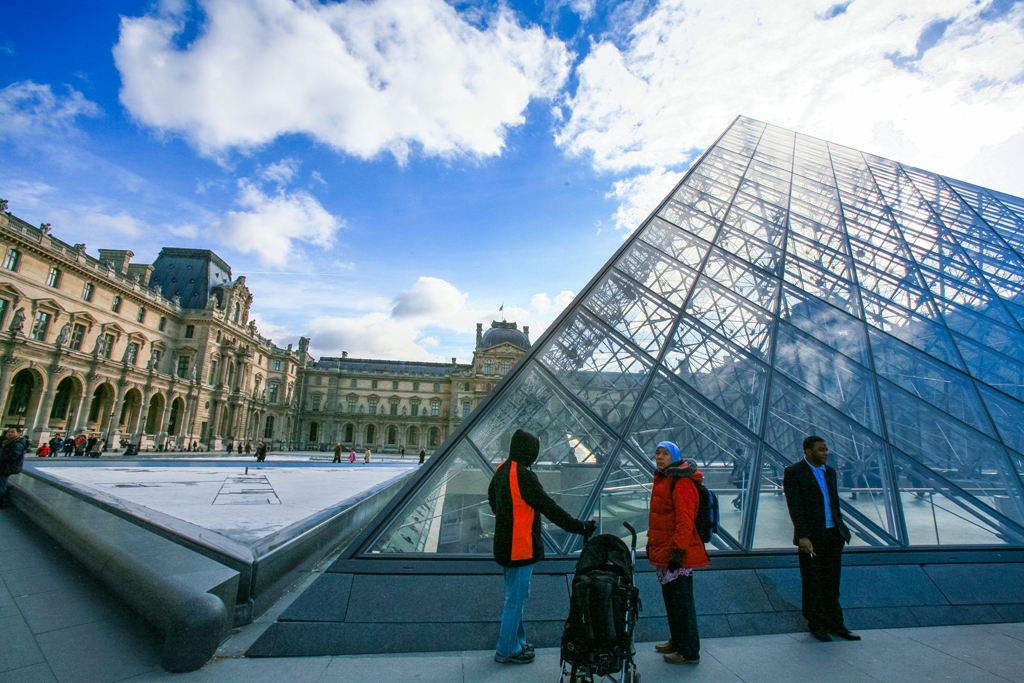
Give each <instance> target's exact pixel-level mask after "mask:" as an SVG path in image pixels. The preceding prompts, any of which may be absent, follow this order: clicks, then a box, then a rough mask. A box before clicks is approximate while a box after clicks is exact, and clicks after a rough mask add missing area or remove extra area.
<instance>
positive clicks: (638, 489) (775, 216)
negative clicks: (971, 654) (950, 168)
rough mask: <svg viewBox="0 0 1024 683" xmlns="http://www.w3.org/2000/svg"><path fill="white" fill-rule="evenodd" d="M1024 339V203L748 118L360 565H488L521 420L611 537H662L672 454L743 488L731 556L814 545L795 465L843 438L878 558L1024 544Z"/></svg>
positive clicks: (847, 486) (412, 492) (863, 530)
mask: <svg viewBox="0 0 1024 683" xmlns="http://www.w3.org/2000/svg"><path fill="white" fill-rule="evenodd" d="M1022 328H1024V199H1018V198H1016V197H1011V196H1008V195H1005V194H1001V193H998V192H993V191H991V190H986V189H984V188H981V187H977V186H974V185H970V184H967V183H963V182H960V181H956V180H952V179H950V178H945V177H942V176H938V175H935V174H933V173H928V172H927V171H922V170H919V169H915V168H911V167H907V166H903V165H901V164H898V163H895V162H892V161H889V160H887V159H882V158H879V157H875V156H872V155H869V154H865V153H862V152H858V151H856V150H853V149H849V148H846V147H842V146H839V145H834V144H831V143H827V142H824V141H822V140H818V139H815V138H811V137H807V136H805V135H800V134H797V133H793V132H791V131H788V130H784V129H782V128H777V127H775V126H769V125H765V124H764V123H760V122H758V121H754V120H752V119H749V118H744V117H740V118H738V119H737V120H736V121H735V122H734V123H733V124H732V125H731V126H730V127H729V129H728V130H727V131H726V132H725V133H724V134H723V135H722V137H721V138H719V140H718V141H717V142H716V143H715V144H714V146H712V147H711V148H710V149H709V150H708V151H707V152H706V153H705V154H704V155H703V157H701V158H700V159H699V161H698V162H697V163H696V164H695V165H694V166H693V168H692V169H691V170H690V171H689V172H688V173H687V174H686V176H685V177H684V179H683V181H682V182H681V183H680V184H679V186H678V187H676V189H675V190H674V191H673V192H672V194H671V195H670V196H669V197H668V198H666V199H665V200H664V202H663V203H662V204H661V206H659V207H658V209H657V211H656V213H655V214H653V215H652V216H651V217H650V218H648V219H647V221H646V223H644V224H643V225H642V226H641V227H640V229H638V230H637V231H636V232H635V233H634V234H633V235H632V236H631V237H630V239H629V240H628V241H627V242H626V243H625V244H624V245H623V246H622V248H621V249H619V251H618V252H617V253H616V254H615V255H614V257H613V258H612V259H611V261H609V262H608V264H607V265H606V266H605V267H604V268H603V269H602V270H601V272H600V273H598V275H597V276H596V277H595V278H594V279H593V280H592V281H591V283H590V284H589V285H588V286H587V287H586V288H585V289H584V290H583V292H581V294H580V296H578V297H577V298H576V300H575V301H574V302H573V303H572V305H571V306H570V307H569V308H568V309H567V310H566V311H565V312H564V313H563V314H562V316H561V317H560V318H559V319H558V320H557V321H556V322H555V323H554V324H553V325H552V326H551V328H550V329H548V331H547V332H546V333H545V334H544V335H543V337H542V338H541V339H540V340H539V342H538V343H536V344H535V345H534V347H533V348H532V349H531V350H530V351H529V352H528V353H527V354H526V355H525V356H524V357H523V359H522V360H521V361H520V363H519V364H518V365H517V366H516V368H515V369H514V370H513V372H512V373H510V374H509V375H508V376H507V377H506V378H505V379H504V380H503V381H502V383H501V384H499V385H498V387H497V388H496V390H495V391H494V392H493V394H492V395H491V397H490V398H489V399H488V400H487V401H485V402H484V403H483V404H482V405H481V406H480V407H479V408H478V409H477V411H476V412H475V413H474V414H473V415H472V416H471V417H470V418H469V419H467V420H466V421H465V422H464V423H463V424H462V425H461V427H460V428H459V429H458V430H457V431H456V432H455V433H454V434H453V435H452V437H451V438H450V439H449V440H448V442H447V443H446V444H445V446H444V448H443V449H442V450H440V451H438V453H437V454H436V455H435V456H434V458H433V459H432V460H431V462H430V464H429V466H428V467H429V469H428V470H426V471H425V472H423V473H422V474H421V476H420V477H419V478H418V479H417V480H416V482H415V485H414V486H412V487H410V488H408V489H407V490H406V491H405V492H404V493H403V495H402V497H401V498H400V499H399V500H398V501H396V503H395V504H393V505H392V507H391V508H390V510H389V511H388V512H386V513H384V515H383V516H382V517H381V518H379V519H378V520H377V524H376V528H375V529H373V530H372V531H370V532H368V533H367V535H366V536H364V539H365V540H364V543H363V544H362V545H361V546H360V548H359V550H358V553H359V554H362V555H364V556H365V555H373V556H380V555H387V554H393V553H403V554H410V553H412V554H424V555H435V556H442V555H443V556H460V557H466V556H479V557H482V558H483V557H487V558H489V557H490V556H491V539H492V535H493V532H494V518H493V517H492V516H491V513H490V510H489V509H488V506H487V483H488V480H489V478H490V474H491V473H492V472H493V470H494V468H495V467H496V466H497V465H498V464H500V463H501V462H502V460H504V458H505V457H506V454H507V452H508V445H509V440H510V438H511V435H512V433H513V432H514V431H515V430H516V429H520V428H521V429H526V430H527V431H530V432H532V433H534V434H536V435H537V436H538V437H539V438H540V441H541V455H540V458H539V459H538V461H537V463H536V464H535V465H534V471H535V472H537V474H538V476H539V477H540V480H541V482H542V483H543V485H544V487H545V488H546V490H547V491H548V492H549V493H550V494H551V495H552V496H553V497H554V498H555V499H556V500H557V501H558V502H559V504H561V505H562V506H563V507H564V508H566V509H567V510H569V511H570V512H571V513H572V514H574V515H577V516H579V517H581V518H594V519H596V520H597V521H598V523H599V525H600V527H601V529H602V530H603V531H605V532H608V533H614V534H620V533H622V525H621V522H623V521H627V522H630V523H631V524H633V525H634V526H635V527H636V528H637V529H639V530H643V529H645V528H646V526H647V505H648V499H649V495H650V487H651V474H652V472H653V452H654V447H655V444H657V443H658V442H659V441H662V440H665V439H668V440H672V441H675V442H676V443H677V444H679V446H680V448H681V449H682V451H683V454H684V456H685V457H688V458H693V459H695V460H697V462H699V463H700V467H701V469H702V471H703V473H704V476H705V483H706V484H707V485H708V486H709V488H711V489H712V490H714V491H715V492H717V493H718V494H719V496H720V499H721V504H722V530H721V533H720V534H719V535H717V536H716V537H714V539H713V544H714V546H715V547H716V548H717V549H718V550H721V551H729V550H731V551H757V550H767V549H777V548H787V547H790V544H791V539H792V525H791V524H790V521H789V516H788V514H787V511H786V505H785V500H784V497H783V496H782V488H781V485H782V470H783V468H784V467H785V466H786V465H788V464H790V463H792V462H795V461H796V460H798V459H799V458H801V457H803V453H802V450H801V442H802V440H803V438H804V437H805V436H807V435H809V434H819V435H821V436H823V437H824V438H825V439H826V440H827V441H828V444H829V446H830V450H831V454H832V455H831V458H830V464H832V465H833V466H834V467H835V468H836V469H837V470H838V473H839V485H840V499H841V505H842V507H843V509H844V511H845V516H846V519H847V520H848V522H849V524H850V527H851V529H852V531H853V532H854V540H853V544H854V545H859V546H864V547H875V548H879V549H885V548H891V549H900V548H907V547H919V546H950V545H953V546H961V545H1004V546H1005V545H1013V546H1022V545H1024V494H1022V485H1021V484H1022V477H1024V426H1022V425H1024V331H1022ZM545 535H546V542H547V544H548V552H549V555H551V556H559V555H571V554H572V553H573V552H575V551H578V544H579V538H578V537H575V536H569V535H567V534H565V533H563V532H562V531H561V530H560V529H558V528H557V527H554V526H553V525H551V526H546V527H545ZM643 542H644V539H643V538H641V539H640V543H641V547H642V546H643Z"/></svg>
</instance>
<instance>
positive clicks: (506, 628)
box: [496, 564, 533, 657]
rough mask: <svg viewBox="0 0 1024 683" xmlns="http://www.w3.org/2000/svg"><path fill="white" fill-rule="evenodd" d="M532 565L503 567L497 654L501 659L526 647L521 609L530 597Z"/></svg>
mask: <svg viewBox="0 0 1024 683" xmlns="http://www.w3.org/2000/svg"><path fill="white" fill-rule="evenodd" d="M532 577H533V565H532V564H528V565H526V566H525V567H505V607H504V609H502V611H501V631H500V632H499V633H498V647H497V648H496V649H497V652H498V654H499V655H501V656H502V657H511V656H512V655H516V654H519V653H520V652H522V651H523V648H524V647H526V628H524V627H523V608H524V607H526V599H527V598H528V597H530V579H531V578H532Z"/></svg>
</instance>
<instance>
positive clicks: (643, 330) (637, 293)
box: [584, 270, 676, 355]
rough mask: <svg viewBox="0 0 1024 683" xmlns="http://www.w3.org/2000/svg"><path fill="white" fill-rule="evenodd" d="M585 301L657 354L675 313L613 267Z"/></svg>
mask: <svg viewBox="0 0 1024 683" xmlns="http://www.w3.org/2000/svg"><path fill="white" fill-rule="evenodd" d="M584 303H585V304H586V306H587V307H588V308H590V310H592V311H594V312H595V313H597V315H598V316H600V317H601V319H602V320H604V321H605V322H606V323H608V324H609V325H611V326H612V327H614V328H615V329H616V330H618V331H619V332H621V333H622V334H623V335H624V336H626V337H627V338H629V339H631V340H632V341H633V343H635V344H636V345H637V346H639V347H640V348H642V349H643V350H645V351H647V352H649V353H651V355H657V352H658V349H659V348H661V345H662V343H664V341H665V337H666V336H667V335H668V330H669V327H671V325H672V320H673V319H674V318H675V315H676V314H675V313H674V312H673V311H672V309H670V308H668V307H667V306H666V305H665V304H662V303H660V302H658V301H657V300H656V299H655V298H654V297H652V296H650V295H648V294H646V293H645V291H644V289H643V288H642V287H640V286H639V285H637V284H635V283H633V282H632V281H630V280H628V279H626V278H624V277H623V276H622V275H620V274H619V273H618V272H616V271H614V270H613V271H612V272H611V273H609V274H608V276H607V277H605V280H604V282H603V283H601V284H600V285H599V286H598V287H597V288H596V289H595V290H594V293H593V294H591V295H590V296H589V297H587V300H586V301H585V302H584Z"/></svg>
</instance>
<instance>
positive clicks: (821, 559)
mask: <svg viewBox="0 0 1024 683" xmlns="http://www.w3.org/2000/svg"><path fill="white" fill-rule="evenodd" d="M811 543H812V544H813V545H814V557H811V556H810V555H808V554H807V553H803V552H801V553H799V555H800V581H801V583H802V585H803V614H804V618H805V619H807V626H808V627H809V628H810V630H812V631H826V632H835V631H838V630H841V629H843V628H844V624H843V608H842V607H840V606H839V578H840V573H841V572H842V569H843V545H844V542H843V537H842V535H840V533H839V530H838V529H836V528H834V527H833V528H832V529H826V530H825V534H824V536H822V537H820V538H812V539H811Z"/></svg>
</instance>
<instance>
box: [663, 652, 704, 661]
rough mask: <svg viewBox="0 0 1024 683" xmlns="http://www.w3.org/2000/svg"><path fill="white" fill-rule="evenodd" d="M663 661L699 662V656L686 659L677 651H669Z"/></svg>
mask: <svg viewBox="0 0 1024 683" xmlns="http://www.w3.org/2000/svg"><path fill="white" fill-rule="evenodd" d="M664 658H665V661H666V662H668V663H669V664H700V657H694V658H693V659H687V658H686V657H684V656H683V655H681V654H679V653H678V652H669V653H668V654H666V655H665V657H664Z"/></svg>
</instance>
